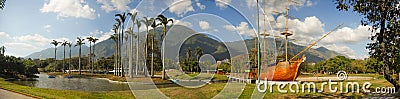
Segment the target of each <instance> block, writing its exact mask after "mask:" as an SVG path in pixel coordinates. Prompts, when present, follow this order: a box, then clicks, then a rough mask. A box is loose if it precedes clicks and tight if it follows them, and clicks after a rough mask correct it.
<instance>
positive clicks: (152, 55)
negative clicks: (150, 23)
mask: <svg viewBox="0 0 400 99" xmlns="http://www.w3.org/2000/svg"><path fill="white" fill-rule="evenodd" d="M151 38H152V39H151V77H153V76H154V29H153V34H152V35H151Z"/></svg>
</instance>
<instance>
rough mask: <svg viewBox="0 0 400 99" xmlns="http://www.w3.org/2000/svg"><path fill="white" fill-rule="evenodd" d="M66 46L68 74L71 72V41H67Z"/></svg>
mask: <svg viewBox="0 0 400 99" xmlns="http://www.w3.org/2000/svg"><path fill="white" fill-rule="evenodd" d="M67 45H68V47H69V65H68V70H69V74H71V60H72V57H71V56H72V54H71V46H72V42H68V43H67Z"/></svg>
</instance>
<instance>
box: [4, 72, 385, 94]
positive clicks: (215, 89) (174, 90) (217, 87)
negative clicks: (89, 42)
mask: <svg viewBox="0 0 400 99" xmlns="http://www.w3.org/2000/svg"><path fill="white" fill-rule="evenodd" d="M353 76H354V75H353ZM362 76H370V77H374V78H375V77H376V79H374V80H367V81H357V82H358V83H360V84H361V85H360V86H362V84H363V83H364V82H370V83H372V86H371V88H370V90H372V91H374V88H376V87H390V86H391V84H390V83H389V82H387V81H386V80H385V79H384V78H382V77H380V75H362ZM159 80H160V79H159ZM343 83H346V82H343ZM321 84H322V83H321V82H316V86H317V88H316V90H317V91H318V90H321V88H320V86H321ZM225 85H226V84H225V83H212V84H208V85H205V86H203V87H200V88H185V87H180V86H171V87H163V88H159V89H160V91H161V92H163V93H164V94H165V95H166V96H168V97H171V98H173V99H179V98H188V97H190V98H192V99H197V98H202V99H204V98H212V97H214V96H215V95H217V94H218V93H220V92H221V91H222V90H223V89H224V88H225ZM0 87H1V88H4V89H9V90H14V91H17V92H22V93H28V94H31V95H34V96H38V97H43V98H57V99H69V98H71V99H75V98H112V99H126V98H133V97H134V95H133V94H132V93H131V91H130V90H127V91H107V92H84V91H73V90H55V89H45V88H34V87H28V86H21V85H17V84H13V83H9V82H6V81H4V79H0ZM255 87H256V85H255V84H246V86H245V89H244V90H243V92H242V94H241V95H240V97H239V98H244V99H248V98H251V95H252V93H253V91H254V89H255ZM283 89H285V90H288V91H289V87H288V86H286V87H284V88H283ZM272 90H273V92H272V93H271V92H269V89H268V91H267V92H266V93H264V95H265V97H264V98H277V97H278V98H338V97H339V98H360V97H372V96H390V97H391V96H393V94H365V93H362V91H361V90H362V89H360V93H339V92H335V93H331V92H329V89H328V87H327V86H325V87H324V92H322V93H319V92H316V93H313V92H304V93H302V92H297V93H296V92H287V93H279V92H278V91H277V90H278V88H277V86H276V85H275V86H273V89H272ZM299 90H301V87H300V89H299Z"/></svg>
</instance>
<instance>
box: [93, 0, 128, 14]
mask: <svg viewBox="0 0 400 99" xmlns="http://www.w3.org/2000/svg"><path fill="white" fill-rule="evenodd" d="M97 3H100V4H102V5H101V6H100V8H101V9H102V10H104V11H106V12H107V13H109V12H111V11H120V12H124V11H126V10H128V9H130V8H129V6H128V4H130V3H131V1H130V0H111V1H110V0H97Z"/></svg>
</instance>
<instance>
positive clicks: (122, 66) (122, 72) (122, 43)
mask: <svg viewBox="0 0 400 99" xmlns="http://www.w3.org/2000/svg"><path fill="white" fill-rule="evenodd" d="M121 31H122V38H121V47H123V45H124V22H122V30H121ZM120 53H121V69H122V70H121V76H122V77H125V74H124V64H123V58H122V48H121V52H120Z"/></svg>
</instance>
